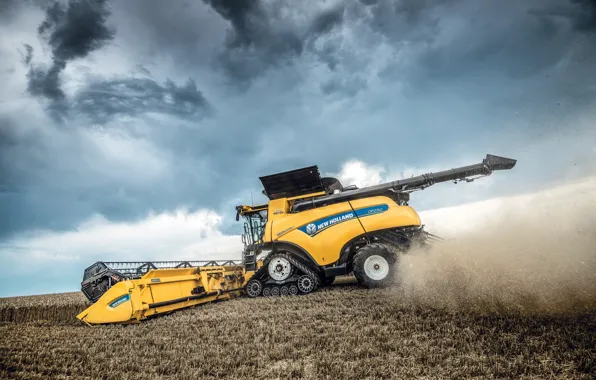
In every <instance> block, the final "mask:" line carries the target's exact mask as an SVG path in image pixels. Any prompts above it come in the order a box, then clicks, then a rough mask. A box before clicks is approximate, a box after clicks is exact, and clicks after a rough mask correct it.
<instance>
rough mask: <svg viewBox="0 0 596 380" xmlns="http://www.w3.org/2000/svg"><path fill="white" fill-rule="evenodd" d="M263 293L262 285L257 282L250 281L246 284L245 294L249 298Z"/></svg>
mask: <svg viewBox="0 0 596 380" xmlns="http://www.w3.org/2000/svg"><path fill="white" fill-rule="evenodd" d="M262 292H263V284H262V283H261V281H259V280H255V279H252V280H250V281H249V282H248V283H247V284H246V294H248V296H249V297H251V298H255V297H258V296H260V295H261V293H262Z"/></svg>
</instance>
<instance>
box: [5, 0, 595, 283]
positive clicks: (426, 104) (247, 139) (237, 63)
mask: <svg viewBox="0 0 596 380" xmlns="http://www.w3.org/2000/svg"><path fill="white" fill-rule="evenodd" d="M0 36H1V37H0V81H1V83H2V86H0V215H1V216H2V217H1V218H0V267H1V269H0V278H1V279H0V295H13V294H29V293H40V292H49V291H65V290H76V289H77V284H78V282H79V281H80V278H79V277H80V275H81V273H82V270H83V269H84V268H85V267H86V266H87V265H89V264H91V263H92V262H93V261H95V260H98V259H104V260H117V259H120V260H131V259H135V260H136V259H138V260H144V259H169V258H175V257H181V258H182V257H184V258H195V259H201V258H212V257H224V256H225V257H229V256H237V255H239V251H238V249H239V247H240V246H239V245H238V244H239V238H238V236H237V235H238V234H239V233H240V231H241V225H240V224H239V223H236V222H235V221H234V216H235V215H234V206H235V205H237V204H242V203H245V204H247V203H250V202H251V201H253V200H254V202H262V201H264V198H263V197H262V196H260V194H259V192H260V190H261V188H260V182H259V181H258V177H259V176H262V175H266V174H271V173H274V172H277V171H283V170H289V169H294V168H297V167H301V166H306V165H313V164H317V165H319V167H320V169H321V171H322V172H323V174H335V175H337V176H339V177H340V178H341V179H342V180H343V181H344V182H346V183H344V185H349V184H351V183H356V184H359V185H366V184H371V183H378V182H380V181H385V180H393V179H399V178H403V177H407V176H411V175H413V174H419V173H421V172H427V171H431V170H441V169H446V168H451V167H455V166H459V165H467V164H472V163H477V162H479V161H480V160H481V158H482V157H483V156H484V155H485V154H486V153H492V154H497V155H504V156H509V157H512V158H516V159H518V160H519V163H518V166H517V167H516V168H515V170H514V171H512V172H510V173H497V174H495V175H493V176H491V177H489V178H485V179H482V180H479V181H477V182H474V183H472V184H458V185H451V184H443V185H440V186H437V187H436V188H431V189H427V190H425V191H424V192H421V193H417V194H414V195H413V201H412V204H413V205H414V206H416V207H418V208H419V209H421V210H424V209H432V208H439V207H447V206H453V205H457V204H462V203H466V202H472V201H478V200H483V199H488V198H492V197H498V196H505V195H512V194H517V193H524V192H532V191H536V190H539V189H543V188H547V187H551V186H554V185H557V184H559V183H562V182H566V181H570V180H576V179H579V178H582V177H586V176H590V175H593V174H594V173H595V172H596V164H595V162H596V128H594V124H595V121H596V107H595V105H596V102H595V100H596V1H593V0H570V1H565V0H527V1H523V2H520V1H513V0H502V1H491V2H488V1H476V0H443V1H431V0H399V1H398V0H378V1H375V0H360V1H347V0H345V1H341V0H335V1H320V2H298V1H290V0H281V1H273V0H268V1H264V0H262V1H256V0H255V1H239V0H238V1H232V0H228V1H226V0H204V1H190V0H189V1H181V0H180V1H178V0H177V1H168V2H164V1H159V0H143V1H141V0H137V1H109V0H105V1H100V0H97V1H74V0H71V1H57V2H51V1H33V0H29V1H17V0H0ZM348 182H349V183H348Z"/></svg>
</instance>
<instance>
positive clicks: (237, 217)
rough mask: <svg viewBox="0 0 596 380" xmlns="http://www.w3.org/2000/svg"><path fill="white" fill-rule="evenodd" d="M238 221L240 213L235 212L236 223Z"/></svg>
mask: <svg viewBox="0 0 596 380" xmlns="http://www.w3.org/2000/svg"><path fill="white" fill-rule="evenodd" d="M239 220H240V211H236V221H239Z"/></svg>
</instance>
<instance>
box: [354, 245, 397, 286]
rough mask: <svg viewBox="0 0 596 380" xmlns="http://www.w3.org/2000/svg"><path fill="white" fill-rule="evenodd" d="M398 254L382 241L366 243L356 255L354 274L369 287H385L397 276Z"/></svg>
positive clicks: (361, 282) (362, 283)
mask: <svg viewBox="0 0 596 380" xmlns="http://www.w3.org/2000/svg"><path fill="white" fill-rule="evenodd" d="M395 262H396V256H395V254H394V253H392V252H391V251H390V250H389V248H388V247H387V246H386V245H384V244H380V243H372V244H369V245H366V246H364V247H362V248H360V249H359V250H358V252H356V255H355V256H354V264H353V268H354V275H355V276H356V279H357V280H358V283H360V284H361V285H364V286H366V287H367V288H379V287H385V286H387V285H389V284H391V283H392V282H393V281H394V279H395V276H396V273H395V272H396V270H397V269H396V267H395V265H394V264H395Z"/></svg>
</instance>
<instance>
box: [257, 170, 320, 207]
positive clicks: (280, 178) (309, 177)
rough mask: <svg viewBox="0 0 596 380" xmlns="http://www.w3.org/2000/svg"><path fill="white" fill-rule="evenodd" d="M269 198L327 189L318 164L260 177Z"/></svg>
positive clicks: (293, 195)
mask: <svg viewBox="0 0 596 380" xmlns="http://www.w3.org/2000/svg"><path fill="white" fill-rule="evenodd" d="M259 179H260V180H261V183H262V184H263V188H264V189H265V191H264V192H263V193H264V194H265V195H266V196H267V197H268V198H269V199H278V198H287V197H295V196H298V195H304V194H311V193H317V192H319V191H325V187H324V186H323V182H322V180H321V175H320V173H319V168H318V166H316V165H315V166H308V167H305V168H301V169H295V170H290V171H287V172H282V173H277V174H271V175H267V176H263V177H259Z"/></svg>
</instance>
